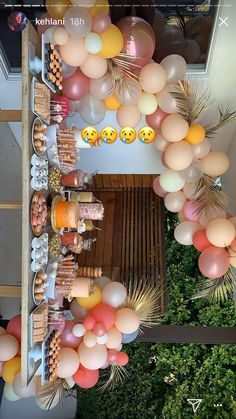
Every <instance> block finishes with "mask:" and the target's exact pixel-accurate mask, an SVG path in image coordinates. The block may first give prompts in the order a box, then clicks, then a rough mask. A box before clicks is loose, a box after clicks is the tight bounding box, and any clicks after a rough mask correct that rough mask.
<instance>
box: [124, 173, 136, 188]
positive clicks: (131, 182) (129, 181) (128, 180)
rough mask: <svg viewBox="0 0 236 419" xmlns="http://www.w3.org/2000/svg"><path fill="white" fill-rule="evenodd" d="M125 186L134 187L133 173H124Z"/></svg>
mask: <svg viewBox="0 0 236 419" xmlns="http://www.w3.org/2000/svg"><path fill="white" fill-rule="evenodd" d="M126 186H127V188H134V187H135V176H134V175H126Z"/></svg>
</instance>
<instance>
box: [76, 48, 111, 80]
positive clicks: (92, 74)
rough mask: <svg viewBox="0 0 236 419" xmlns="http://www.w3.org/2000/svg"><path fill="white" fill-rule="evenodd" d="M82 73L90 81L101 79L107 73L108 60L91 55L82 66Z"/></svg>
mask: <svg viewBox="0 0 236 419" xmlns="http://www.w3.org/2000/svg"><path fill="white" fill-rule="evenodd" d="M81 71H83V73H84V74H85V75H86V76H87V77H89V78H90V79H100V78H101V77H103V76H104V75H105V73H106V72H107V60H105V58H102V57H99V56H98V55H92V54H90V55H89V57H88V58H87V60H86V61H85V63H84V64H83V65H81Z"/></svg>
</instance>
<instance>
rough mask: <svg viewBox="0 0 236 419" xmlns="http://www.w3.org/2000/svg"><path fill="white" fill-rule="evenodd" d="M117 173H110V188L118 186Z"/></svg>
mask: <svg viewBox="0 0 236 419" xmlns="http://www.w3.org/2000/svg"><path fill="white" fill-rule="evenodd" d="M118 176H119V175H110V180H111V187H112V188H115V189H117V188H119V177H118Z"/></svg>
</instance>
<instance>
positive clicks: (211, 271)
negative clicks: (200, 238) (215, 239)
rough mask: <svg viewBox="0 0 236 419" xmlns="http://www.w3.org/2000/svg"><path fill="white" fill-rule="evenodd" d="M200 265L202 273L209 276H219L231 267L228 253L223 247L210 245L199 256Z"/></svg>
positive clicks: (213, 277)
mask: <svg viewBox="0 0 236 419" xmlns="http://www.w3.org/2000/svg"><path fill="white" fill-rule="evenodd" d="M198 266H199V269H200V271H201V273H202V274H203V275H205V276H207V277H208V278H212V279H215V278H219V277H220V276H223V275H224V274H225V273H226V272H227V271H228V269H229V256H228V253H227V251H226V250H225V249H224V248H222V247H215V246H211V247H208V248H207V249H206V250H204V251H203V252H202V253H201V255H200V256H199V259H198Z"/></svg>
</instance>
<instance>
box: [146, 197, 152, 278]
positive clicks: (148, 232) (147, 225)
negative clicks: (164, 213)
mask: <svg viewBox="0 0 236 419" xmlns="http://www.w3.org/2000/svg"><path fill="white" fill-rule="evenodd" d="M149 196H150V191H149V189H146V199H145V205H146V220H147V224H146V247H147V261H146V263H147V275H148V277H149V278H150V279H151V255H150V253H151V249H150V244H151V231H150V211H151V208H150V206H149Z"/></svg>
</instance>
